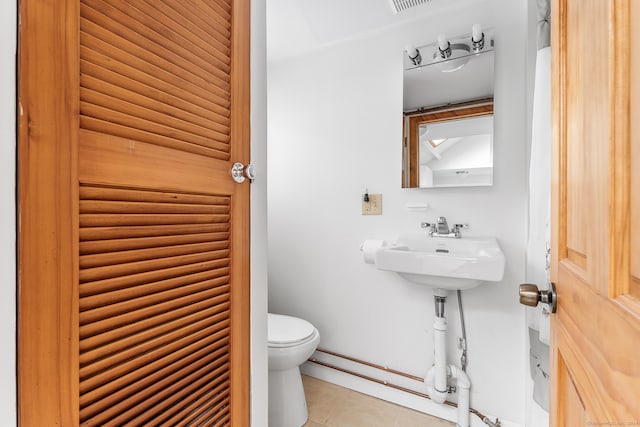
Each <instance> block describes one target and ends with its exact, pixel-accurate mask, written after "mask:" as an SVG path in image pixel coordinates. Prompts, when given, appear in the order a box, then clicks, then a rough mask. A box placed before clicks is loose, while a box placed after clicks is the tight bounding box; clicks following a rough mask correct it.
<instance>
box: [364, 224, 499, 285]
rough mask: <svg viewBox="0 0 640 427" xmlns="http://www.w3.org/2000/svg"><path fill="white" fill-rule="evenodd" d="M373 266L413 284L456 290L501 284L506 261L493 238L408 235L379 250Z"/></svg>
mask: <svg viewBox="0 0 640 427" xmlns="http://www.w3.org/2000/svg"><path fill="white" fill-rule="evenodd" d="M375 265H376V268H377V269H379V270H388V271H394V272H396V273H398V274H399V275H400V276H402V277H404V278H405V279H407V280H409V281H412V282H415V283H419V284H423V285H427V286H430V287H432V288H439V289H446V290H455V289H469V288H473V287H475V286H478V285H479V284H480V283H482V282H485V281H490V282H498V281H500V280H502V277H503V275H504V265H505V260H504V254H503V253H502V251H501V250H500V246H498V242H497V241H496V239H495V238H493V237H462V238H459V239H454V238H444V237H429V236H426V235H424V234H410V235H409V234H408V235H401V236H399V237H398V239H397V241H396V243H395V245H393V246H388V247H384V248H381V249H378V250H377V251H376V253H375Z"/></svg>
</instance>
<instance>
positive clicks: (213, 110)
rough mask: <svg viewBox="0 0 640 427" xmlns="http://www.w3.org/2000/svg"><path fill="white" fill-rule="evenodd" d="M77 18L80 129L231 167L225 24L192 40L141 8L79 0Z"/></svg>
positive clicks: (228, 55) (165, 19) (141, 5)
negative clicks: (194, 155) (176, 101)
mask: <svg viewBox="0 0 640 427" xmlns="http://www.w3.org/2000/svg"><path fill="white" fill-rule="evenodd" d="M181 6H182V5H181ZM163 10H164V11H165V12H166V13H170V10H171V8H170V7H168V6H166V5H165V6H164V8H163ZM209 13H210V15H211V18H212V19H214V20H215V19H217V18H216V17H218V18H219V16H218V15H216V14H215V13H212V11H209ZM80 15H81V19H80V43H81V51H80V58H81V79H80V127H81V128H83V129H86V130H90V131H95V132H100V133H104V134H107V135H113V136H119V137H123V138H128V139H131V140H135V141H140V142H147V143H150V144H154V145H160V146H165V147H169V148H174V149H177V150H181V151H186V152H191V153H195V154H200V155H203V156H207V157H213V158H217V159H221V160H228V158H229V152H230V141H231V140H230V138H231V136H230V135H231V132H230V130H231V128H230V120H229V118H230V105H231V75H230V72H231V50H230V38H229V35H230V21H228V20H227V21H226V23H224V25H223V26H222V27H221V28H222V30H220V28H218V29H217V30H215V31H213V30H212V29H210V30H209V31H207V32H201V34H200V35H199V36H195V35H194V34H193V32H191V31H187V30H186V29H185V28H181V27H177V26H176V25H172V24H173V23H174V22H175V21H176V20H179V19H180V18H176V17H175V15H179V14H178V13H177V12H175V11H174V13H173V15H166V14H165V13H163V12H160V11H159V10H157V9H156V7H154V6H153V5H150V4H149V3H146V2H142V1H138V2H129V3H125V2H108V1H97V0H83V1H82V2H81V6H80ZM172 17H173V18H172ZM223 21H224V20H223ZM174 27H176V28H174ZM215 27H219V25H215ZM220 31H222V33H220ZM227 32H228V34H225V33H227ZM201 37H204V39H202V38H201ZM143 45H144V47H143ZM186 46H189V48H187V47H186ZM206 46H213V47H215V48H205V47H206ZM100 76H102V77H100ZM103 78H104V79H105V80H106V81H104V82H103ZM103 83H104V84H103ZM119 83H123V84H122V85H121V84H119ZM146 87H151V88H153V89H154V90H152V91H146V90H145V88H146ZM168 98H170V99H171V100H174V99H176V98H179V99H181V100H182V101H179V104H180V105H182V106H183V107H186V109H185V110H184V112H182V111H181V108H180V107H179V106H178V105H173V104H171V103H168V102H167V101H168V100H169V99H168ZM186 104H192V106H191V107H189V106H187V105H186ZM199 116H204V117H206V118H207V120H206V121H205V122H204V123H203V121H202V120H200V119H199ZM207 123H212V124H213V126H207Z"/></svg>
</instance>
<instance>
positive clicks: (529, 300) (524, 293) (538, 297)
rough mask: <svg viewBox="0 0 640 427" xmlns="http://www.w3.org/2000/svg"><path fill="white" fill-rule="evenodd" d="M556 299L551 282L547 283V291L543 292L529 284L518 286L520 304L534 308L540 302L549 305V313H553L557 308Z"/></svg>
mask: <svg viewBox="0 0 640 427" xmlns="http://www.w3.org/2000/svg"><path fill="white" fill-rule="evenodd" d="M556 299H557V298H556V285H555V283H553V282H552V283H549V289H548V290H544V291H541V290H539V289H538V287H537V286H536V285H532V284H531V283H524V284H522V285H520V304H523V305H528V306H530V307H536V306H537V305H538V303H539V302H542V303H544V304H549V308H550V309H551V312H552V313H555V312H556V309H557V306H558V304H557V301H556Z"/></svg>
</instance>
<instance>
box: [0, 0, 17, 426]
mask: <svg viewBox="0 0 640 427" xmlns="http://www.w3.org/2000/svg"><path fill="white" fill-rule="evenodd" d="M0 10H1V12H0V20H1V21H2V22H1V23H0V64H3V66H2V67H0V93H1V94H2V96H1V97H0V236H2V238H1V239H0V343H2V345H1V346H0V348H2V350H1V351H0V425H2V426H11V425H16V359H15V354H16V269H15V267H16V246H15V244H16V240H15V238H16V234H15V230H16V222H15V207H16V206H15V184H16V182H15V173H16V155H15V153H16V133H15V132H16V129H15V120H16V116H15V105H16V104H15V102H16V98H15V96H16V90H15V87H16V80H15V66H14V64H15V54H16V16H17V15H16V3H15V2H13V1H7V2H3V3H2V6H0Z"/></svg>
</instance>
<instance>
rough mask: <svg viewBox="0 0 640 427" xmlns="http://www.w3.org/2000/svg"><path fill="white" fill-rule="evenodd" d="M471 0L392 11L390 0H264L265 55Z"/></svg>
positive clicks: (435, 1) (307, 47)
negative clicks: (265, 9)
mask: <svg viewBox="0 0 640 427" xmlns="http://www.w3.org/2000/svg"><path fill="white" fill-rule="evenodd" d="M473 1H474V0H431V1H430V2H429V3H426V4H424V5H421V6H417V7H414V8H412V9H409V10H406V11H403V12H400V13H398V14H394V13H393V11H392V9H391V6H390V3H389V0H267V58H268V59H269V60H278V59H283V58H287V57H291V56H296V55H299V54H302V53H305V52H309V51H313V50H316V49H318V48H321V47H323V46H327V45H331V44H335V43H338V42H341V41H345V40H348V39H351V38H356V37H359V36H363V35H365V34H367V33H372V32H377V31H381V30H384V29H387V28H389V27H392V26H396V25H402V24H405V23H407V22H410V21H414V20H417V19H420V18H422V17H424V16H425V15H434V14H440V13H444V12H446V11H449V10H451V9H459V8H461V7H464V5H465V4H470V3H473Z"/></svg>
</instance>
